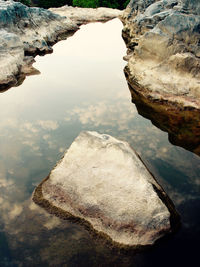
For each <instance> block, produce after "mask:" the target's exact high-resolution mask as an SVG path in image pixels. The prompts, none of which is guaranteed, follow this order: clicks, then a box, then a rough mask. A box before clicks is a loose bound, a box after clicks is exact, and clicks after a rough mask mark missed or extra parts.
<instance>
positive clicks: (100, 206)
mask: <svg viewBox="0 0 200 267" xmlns="http://www.w3.org/2000/svg"><path fill="white" fill-rule="evenodd" d="M33 200H34V201H35V202H36V203H37V204H39V205H41V206H42V207H44V208H45V209H46V210H47V211H49V212H50V213H53V214H56V215H57V216H59V217H61V218H71V219H73V218H78V219H80V221H81V222H82V223H84V222H85V223H86V225H87V226H90V229H93V230H95V231H96V232H97V233H98V234H100V235H102V236H104V237H105V238H107V239H108V240H110V241H111V242H113V243H115V244H116V245H120V246H125V247H129V246H131V247H138V246H146V245H152V244H154V242H155V241H156V240H158V239H159V238H161V237H162V236H164V235H165V234H167V233H170V232H172V231H173V230H174V229H175V228H176V226H177V225H178V214H177V212H176V210H175V208H174V205H173V204H172V202H171V200H170V199H169V198H168V196H167V195H166V193H165V192H164V190H163V189H162V187H161V186H160V185H159V184H158V183H157V182H156V180H155V179H154V177H153V176H152V174H151V173H150V172H149V171H148V170H147V168H146V167H145V165H144V164H143V162H142V161H141V159H140V158H139V157H138V155H137V154H136V153H135V152H134V150H133V149H132V148H131V147H130V146H129V144H128V143H126V142H123V141H120V140H117V139H115V138H114V137H111V136H109V135H105V134H98V133H97V132H82V133H81V134H80V135H79V136H78V137H77V138H76V139H75V141H74V142H73V143H72V145H71V146H70V148H69V150H68V151H67V152H66V154H65V155H64V157H63V159H62V160H61V161H60V162H59V163H58V164H57V166H56V167H55V168H54V169H53V170H52V171H51V173H50V175H49V176H48V178H47V179H45V180H44V181H43V182H42V183H41V184H40V185H39V186H38V187H37V188H36V190H35V192H34V195H33Z"/></svg>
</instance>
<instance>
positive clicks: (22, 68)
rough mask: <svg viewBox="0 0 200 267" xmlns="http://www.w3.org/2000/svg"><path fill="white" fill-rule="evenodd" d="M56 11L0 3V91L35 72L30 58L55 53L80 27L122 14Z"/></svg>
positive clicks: (7, 2) (70, 10)
mask: <svg viewBox="0 0 200 267" xmlns="http://www.w3.org/2000/svg"><path fill="white" fill-rule="evenodd" d="M53 11H54V12H52V11H50V10H45V9H42V8H30V7H27V6H25V5H23V4H21V3H19V2H14V1H12V0H8V1H3V0H0V68H1V73H0V90H3V89H6V88H7V87H9V86H13V85H17V84H18V82H19V80H21V79H23V78H24V77H25V75H27V73H28V74H30V73H31V72H33V73H35V70H34V69H33V68H32V67H31V63H33V58H30V56H35V55H37V54H46V53H50V52H52V51H53V50H52V45H53V44H55V43H56V42H57V41H59V40H61V39H65V38H67V37H68V36H69V35H71V34H72V33H74V32H75V31H76V30H78V29H79V25H80V24H82V23H88V22H91V21H107V20H109V19H112V18H115V17H116V16H118V15H119V14H120V13H121V11H119V10H114V9H109V8H108V9H107V8H106V9H103V10H102V9H95V10H93V9H87V10H85V9H81V8H70V7H63V8H58V9H53ZM56 13H58V14H56ZM59 13H60V14H61V15H59ZM72 13H74V15H73V16H72ZM70 14H71V15H70ZM76 14H77V15H76ZM69 15H70V17H69ZM27 57H28V58H27Z"/></svg>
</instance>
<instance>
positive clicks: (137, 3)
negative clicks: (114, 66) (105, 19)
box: [122, 0, 200, 112]
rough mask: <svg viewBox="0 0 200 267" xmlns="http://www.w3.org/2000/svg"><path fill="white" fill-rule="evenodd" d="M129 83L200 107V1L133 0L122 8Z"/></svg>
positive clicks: (180, 104)
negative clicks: (125, 7) (124, 8)
mask: <svg viewBox="0 0 200 267" xmlns="http://www.w3.org/2000/svg"><path fill="white" fill-rule="evenodd" d="M122 19H123V22H124V30H123V36H124V39H125V41H126V43H127V47H128V56H127V57H126V59H127V61H128V65H127V67H126V69H125V72H126V76H127V79H128V82H129V84H130V85H131V86H132V88H133V90H135V91H136V92H138V93H139V94H141V95H142V97H145V98H149V99H152V101H157V102H163V101H165V104H169V105H174V106H176V107H177V109H179V110H180V109H182V110H183V109H185V110H186V109H187V110H190V109H196V110H198V112H199V110H200V45H199V40H200V31H199V29H200V1H199V0H190V1H189V0H179V1H177V0H160V1H158V0H148V1H142V0H132V1H130V3H129V5H128V7H127V9H126V10H125V12H124V14H123V18H122Z"/></svg>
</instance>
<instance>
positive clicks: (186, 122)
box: [128, 82, 200, 156]
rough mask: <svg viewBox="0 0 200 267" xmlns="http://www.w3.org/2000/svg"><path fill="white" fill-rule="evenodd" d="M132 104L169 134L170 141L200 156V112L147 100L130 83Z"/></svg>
mask: <svg viewBox="0 0 200 267" xmlns="http://www.w3.org/2000/svg"><path fill="white" fill-rule="evenodd" d="M128 85H129V89H130V92H131V96H132V102H133V103H134V104H135V105H136V107H137V110H138V113H139V114H140V115H142V116H143V117H145V118H147V119H149V120H151V122H152V123H153V124H154V125H155V126H156V127H158V128H159V129H161V130H162V131H165V132H168V137H169V141H170V142H171V143H172V144H173V145H176V146H181V147H183V148H185V149H187V150H189V151H192V152H194V153H195V154H197V155H198V156H200V112H199V111H198V110H195V109H194V110H191V109H190V110H189V109H182V110H180V109H177V107H176V106H175V105H169V104H168V103H167V104H165V103H162V102H161V101H158V102H157V101H155V100H154V101H152V100H151V99H149V98H145V97H144V96H143V95H142V94H140V93H139V92H138V91H136V90H134V88H133V86H131V85H130V83H129V82H128Z"/></svg>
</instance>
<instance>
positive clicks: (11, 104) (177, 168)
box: [0, 19, 200, 267]
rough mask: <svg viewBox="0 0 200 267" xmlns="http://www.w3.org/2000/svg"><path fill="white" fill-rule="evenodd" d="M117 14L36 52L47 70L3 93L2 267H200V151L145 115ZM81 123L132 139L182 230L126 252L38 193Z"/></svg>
mask: <svg viewBox="0 0 200 267" xmlns="http://www.w3.org/2000/svg"><path fill="white" fill-rule="evenodd" d="M121 30H122V24H121V22H120V21H119V20H118V19H115V20H112V21H110V22H107V23H105V24H102V23H94V24H88V25H86V26H82V27H81V30H79V31H78V32H76V33H75V34H74V36H72V37H70V38H69V39H67V40H66V41H61V42H59V43H58V44H56V45H55V46H54V53H53V54H52V55H46V56H45V57H36V63H35V64H34V67H35V68H37V69H38V70H39V71H40V72H41V74H40V75H36V76H30V77H27V78H26V80H25V81H24V83H23V84H22V85H21V86H19V87H15V88H11V89H10V90H8V91H6V92H4V93H2V94H0V107H1V112H0V151H1V153H0V266H70V267H71V266H133V267H143V266H145V267H146V266H147V267H150V266H197V263H196V262H198V261H195V260H197V258H198V250H199V242H200V196H199V191H200V179H199V173H200V158H199V157H198V156H197V155H195V154H193V153H191V152H189V151H187V150H184V149H183V148H180V147H177V146H173V145H172V144H170V143H169V141H168V135H167V133H165V132H162V131H161V130H159V129H158V128H156V127H155V126H153V125H152V124H151V122H150V121H149V120H147V119H145V118H143V117H142V116H140V115H138V113H137V109H136V107H135V106H134V104H132V103H131V95H130V92H129V89H128V86H127V82H126V79H125V76H124V73H123V68H124V66H125V64H126V63H125V62H124V61H123V59H122V58H123V56H124V55H125V54H126V47H125V44H124V42H123V40H122V38H121ZM82 130H95V131H98V132H100V133H108V134H111V135H113V136H114V137H117V138H119V139H122V140H126V141H128V142H129V143H130V144H131V145H132V147H134V148H135V150H136V151H137V152H138V153H139V154H140V156H141V157H142V159H143V160H144V162H145V163H146V164H147V166H148V167H149V169H150V170H151V171H152V172H153V174H154V175H155V176H156V177H157V179H158V181H159V182H160V183H161V184H162V186H163V187H164V189H165V190H166V192H167V193H168V194H169V196H170V197H171V199H172V200H173V201H174V203H175V205H176V208H177V210H178V211H179V213H180V214H181V218H182V227H181V229H180V230H179V231H178V233H176V235H175V236H173V237H171V238H169V239H167V240H165V241H164V242H163V243H161V244H159V245H158V246H155V247H154V248H152V249H150V250H147V251H143V252H140V253H134V252H131V253H130V252H129V253H120V252H119V251H118V252H117V251H116V250H113V249H110V248H108V247H106V246H105V245H104V244H102V243H101V242H100V241H98V240H95V239H94V238H92V236H90V234H89V233H88V232H87V230H86V229H84V228H83V227H82V226H79V225H76V224H73V223H71V222H69V221H62V220H60V219H58V218H56V217H54V216H52V215H49V214H48V213H46V212H45V211H44V210H43V209H41V208H39V207H37V206H36V205H35V204H34V203H33V202H32V200H31V195H32V192H33V190H34V188H35V186H36V185H37V184H38V183H39V182H41V180H42V179H43V178H45V177H46V176H47V175H48V173H49V172H50V170H51V169H52V168H53V166H55V164H56V162H57V161H58V160H59V159H60V158H61V157H62V155H63V153H64V151H65V150H66V149H67V148H68V147H69V146H70V144H71V143H72V141H73V140H74V138H75V137H76V136H77V135H78V134H79V133H80V131H82Z"/></svg>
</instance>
